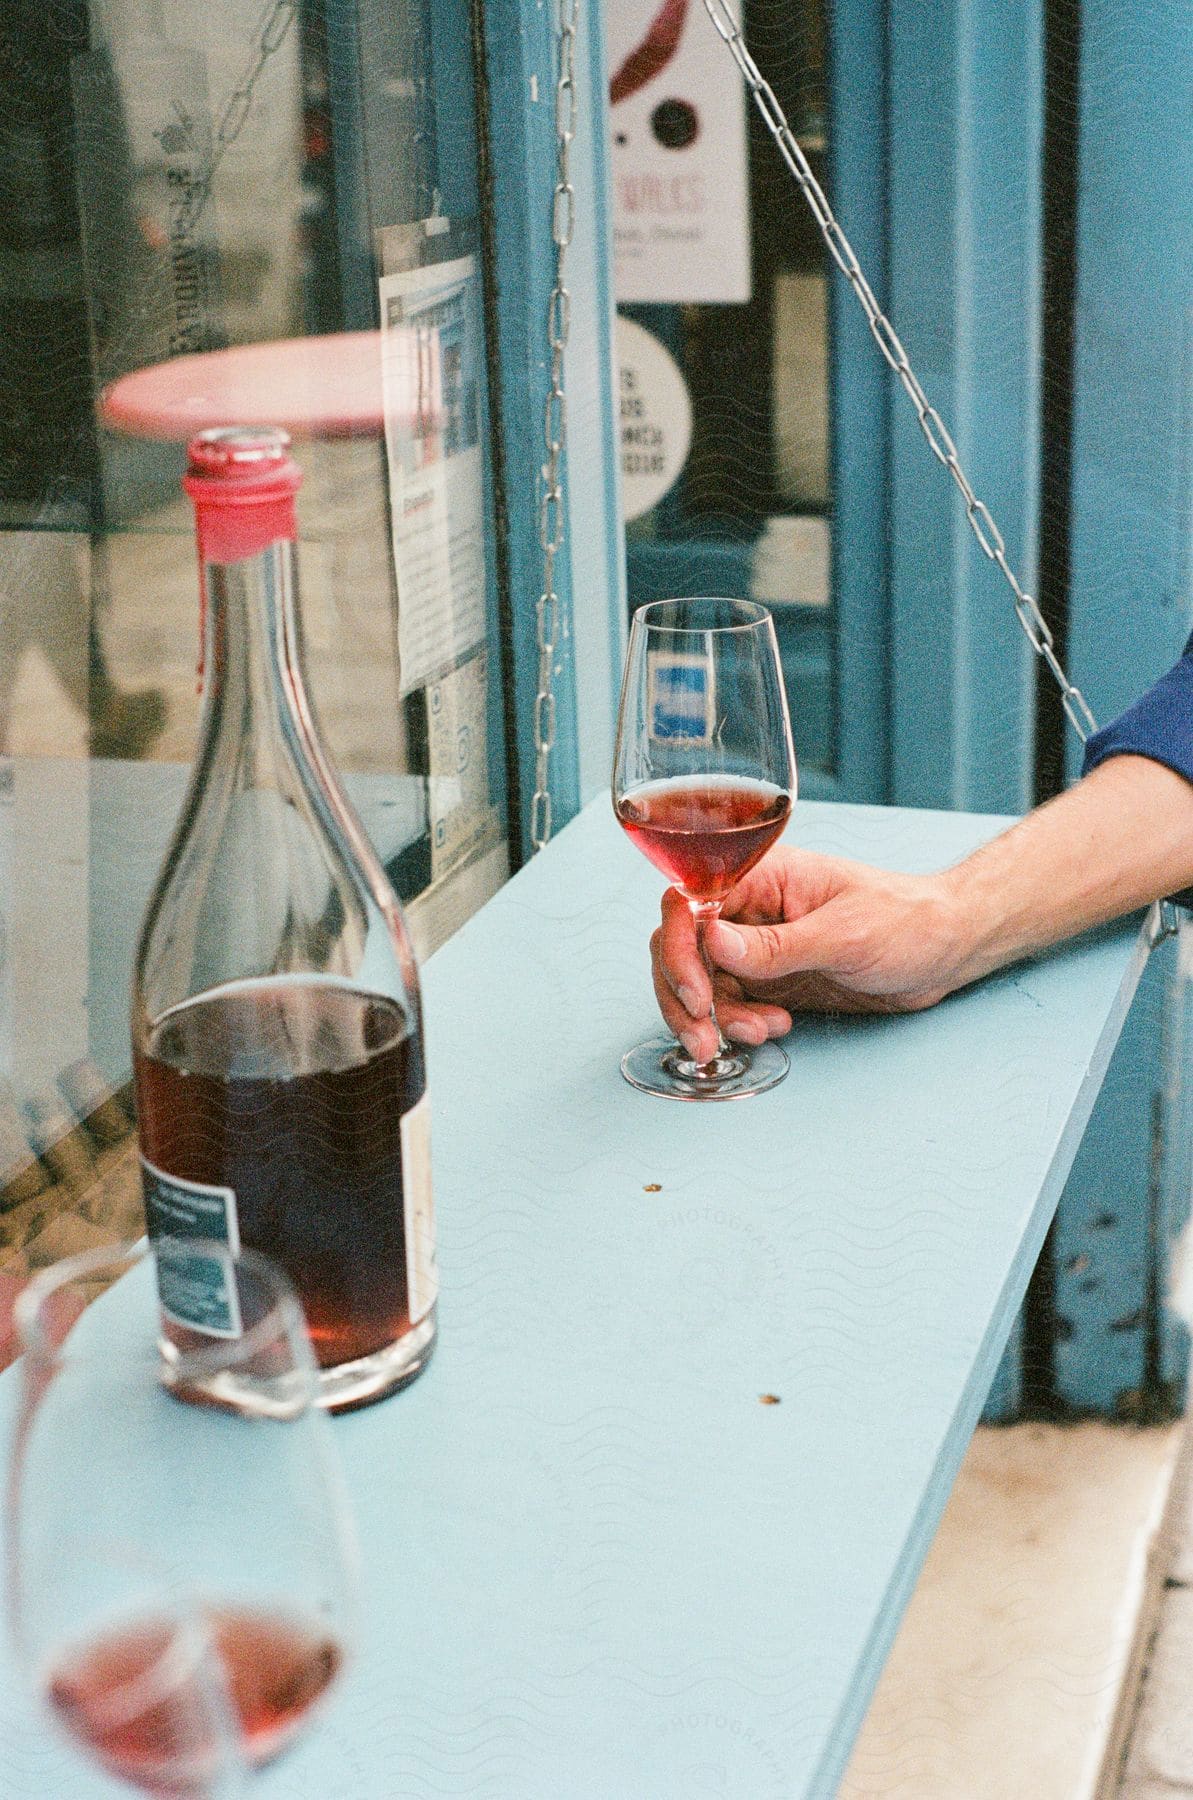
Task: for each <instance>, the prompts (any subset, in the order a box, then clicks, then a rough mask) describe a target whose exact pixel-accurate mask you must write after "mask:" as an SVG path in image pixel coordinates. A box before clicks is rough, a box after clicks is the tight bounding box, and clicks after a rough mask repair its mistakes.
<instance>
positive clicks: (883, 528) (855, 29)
mask: <svg viewBox="0 0 1193 1800" xmlns="http://www.w3.org/2000/svg"><path fill="white" fill-rule="evenodd" d="M829 10H830V32H831V38H830V69H831V76H830V86H829V198H830V200H831V202H832V205H833V208H834V210H835V211H836V212H837V214H838V216H839V218H840V219H841V222H842V224H843V226H844V228H845V233H846V235H847V237H848V238H849V240H850V242H851V243H852V245H853V247H854V249H855V250H856V251H857V254H858V257H859V259H860V261H861V265H862V267H863V269H865V271H866V274H867V278H868V280H869V282H870V285H871V287H872V288H873V290H874V292H875V294H876V295H877V296H878V300H879V304H880V305H885V304H886V303H887V301H888V272H887V231H886V193H887V180H888V166H887V164H888V151H889V146H888V134H889V119H888V112H889V105H890V98H889V83H888V73H889V72H888V65H887V40H886V13H887V8H886V5H885V0H848V3H847V4H842V5H838V6H834V7H831V8H830V9H829ZM792 204H793V205H795V204H797V201H796V198H795V195H794V192H793V197H792ZM798 204H802V201H801V202H798ZM829 332H830V356H829V369H830V371H831V373H830V381H831V383H832V393H831V404H830V408H829V420H830V456H831V467H832V581H831V589H830V591H831V593H832V599H833V663H834V671H833V673H834V681H833V690H834V708H833V711H834V736H835V743H834V754H833V767H834V772H835V774H836V777H837V784H838V786H837V796H838V797H839V798H840V799H842V800H860V801H873V802H879V801H884V800H888V799H889V798H890V750H891V743H890V722H891V721H890V613H889V580H890V570H889V557H888V549H889V546H888V541H887V518H888V506H889V479H890V413H889V398H890V396H889V393H888V381H889V376H888V373H887V368H886V364H885V363H884V362H883V360H882V358H881V357H880V356H879V354H878V348H877V346H876V344H875V342H874V339H873V338H872V337H871V335H870V329H869V327H868V325H867V324H866V321H865V317H864V315H863V313H862V310H861V308H860V307H859V305H858V303H857V299H856V297H855V295H854V294H853V292H852V290H851V289H850V287H849V286H848V284H847V283H846V282H845V280H844V279H843V278H842V276H841V275H840V274H839V273H838V271H837V270H836V269H835V268H833V269H832V270H831V272H830V275H829Z"/></svg>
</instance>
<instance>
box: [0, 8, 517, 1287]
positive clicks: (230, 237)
mask: <svg viewBox="0 0 1193 1800" xmlns="http://www.w3.org/2000/svg"><path fill="white" fill-rule="evenodd" d="M14 15H19V23H17V24H14V23H12V20H13V17H14ZM465 31H466V21H464V20H461V19H458V18H456V17H455V15H454V14H453V16H452V18H451V19H449V20H447V21H446V22H444V21H442V20H439V19H436V20H430V19H428V17H427V16H426V15H425V12H424V9H423V8H422V7H421V6H420V5H418V4H416V0H392V4H387V5H385V6H377V5H374V4H371V0H370V3H364V0H361V3H360V4H358V3H357V0H262V3H261V4H259V5H253V6H245V5H243V4H241V3H240V0H206V4H204V5H203V6H196V5H194V4H192V3H191V0H51V3H50V4H47V5H46V6H44V7H42V8H34V7H28V8H10V9H8V11H7V12H6V14H5V21H4V22H3V23H0V333H2V335H3V340H4V343H5V357H4V359H3V362H2V364H0V1276H2V1275H3V1273H4V1271H5V1268H6V1267H7V1266H8V1265H7V1263H6V1261H5V1259H6V1258H9V1259H11V1256H13V1255H15V1254H16V1253H17V1251H18V1250H20V1249H21V1248H22V1246H25V1247H28V1246H30V1245H33V1244H37V1245H40V1246H41V1249H40V1250H37V1251H33V1250H30V1252H29V1253H30V1254H31V1255H32V1256H33V1257H34V1260H38V1259H39V1258H40V1259H41V1260H46V1259H47V1258H48V1254H49V1251H50V1250H52V1251H53V1253H54V1254H63V1253H64V1251H65V1249H68V1248H70V1247H72V1246H73V1245H74V1244H76V1243H78V1244H81V1243H85V1242H88V1241H90V1239H89V1238H88V1232H89V1231H101V1230H102V1232H103V1233H104V1234H105V1235H108V1236H110V1235H112V1232H113V1230H114V1229H117V1228H122V1224H123V1225H129V1226H131V1225H135V1226H136V1228H137V1229H139V1223H137V1221H138V1218H139V1214H138V1212H137V1206H138V1204H139V1203H138V1200H137V1196H136V1194H135V1190H134V1189H132V1188H130V1184H129V1183H128V1181H127V1180H124V1179H123V1178H122V1180H121V1181H119V1182H117V1183H116V1187H115V1189H114V1190H113V1191H116V1189H118V1190H119V1204H117V1201H115V1200H112V1201H111V1203H110V1204H109V1202H107V1201H104V1200H103V1199H102V1197H99V1198H97V1194H98V1189H97V1187H96V1183H97V1181H98V1182H99V1184H100V1188H102V1187H103V1185H104V1181H105V1179H106V1170H107V1164H106V1163H105V1160H104V1159H105V1158H106V1157H112V1158H120V1157H125V1158H126V1159H127V1154H128V1150H129V1142H128V1132H129V1119H128V1115H127V1110H126V1108H125V1103H124V1101H123V1099H122V1092H121V1090H122V1087H123V1083H124V1082H125V1080H126V1078H127V1073H128V1060H129V1053H128V1026H127V994H128V980H129V970H130V965H131V958H132V950H133V942H134V938H135V935H136V930H137V926H138V923H139V918H140V914H141V911H142V907H143V905H144V901H145V898H146V896H147V893H148V890H149V887H150V885H151V883H152V880H153V877H154V874H155V873H156V870H157V867H158V865H159V863H160V861H161V858H162V855H163V852H164V848H165V844H166V841H167V838H168V835H169V832H170V829H171V827H172V825H173V821H174V818H175V816H176V813H177V809H178V805H179V801H180V798H181V795H182V792H183V789H184V786H185V782H186V779H187V776H188V773H189V768H190V764H191V759H192V757H193V754H194V749H195V742H196V726H197V723H198V717H199V705H200V702H199V697H198V693H197V688H196V663H197V653H198V617H197V613H198V606H197V583H196V568H195V553H194V542H193V525H192V518H191V512H190V506H189V502H187V501H186V500H185V499H184V497H183V495H182V493H181V491H180V487H179V478H180V475H181V472H182V467H183V461H184V446H185V441H186V439H187V437H188V436H189V435H190V433H191V431H192V430H193V429H194V428H195V427H196V426H198V425H202V424H207V423H214V422H219V423H234V422H237V420H238V418H242V417H243V418H249V417H250V416H251V417H254V418H258V417H261V414H262V408H263V407H264V408H265V409H266V410H267V411H268V409H270V408H271V407H272V404H273V395H274V393H275V392H276V394H277V398H278V408H279V412H278V415H277V419H278V422H281V423H291V424H292V425H293V427H294V428H295V431H296V454H297V456H298V459H299V461H300V462H301V464H302V466H303V469H304V473H305V483H304V488H303V491H302V493H301V495H300V499H299V520H300V533H301V544H300V564H301V573H302V587H303V593H302V612H303V620H304V627H305V633H306V640H307V656H308V664H309V669H310V675H311V685H312V689H313V691H314V694H315V697H316V700H317V702H318V705H319V709H320V715H321V726H322V732H323V737H324V739H325V741H326V743H327V745H328V747H329V749H330V750H331V752H332V754H333V756H334V758H335V759H336V761H337V762H338V764H339V766H340V768H341V770H342V771H343V772H344V774H345V777H346V779H347V782H348V786H349V789H350V791H351V793H352V795H353V797H354V799H355V800H356V802H357V805H358V807H359V809H360V811H361V813H362V816H363V817H364V819H365V822H366V825H367V826H368V828H369V830H370V832H371V833H372V835H373V837H374V840H375V842H376V843H377V846H378V848H379V850H380V851H381V854H382V857H383V860H385V861H386V863H387V866H388V867H389V869H390V872H391V874H392V875H393V877H394V879H395V882H396V883H397V885H398V886H399V889H400V891H401V892H402V894H403V897H404V898H405V899H406V900H407V901H408V902H412V905H411V914H412V923H413V925H414V928H415V932H416V936H417V937H418V939H419V941H420V942H421V944H422V946H423V948H424V949H425V948H426V947H427V946H428V945H430V944H433V943H434V942H436V941H438V940H440V939H441V938H442V937H443V936H444V935H445V934H446V933H447V932H448V931H449V930H450V929H451V928H452V927H453V925H454V924H455V923H458V922H459V920H460V919H461V918H463V917H464V916H466V915H467V913H468V911H470V910H471V909H472V908H474V907H475V906H476V905H477V904H479V902H480V901H481V900H482V899H483V898H485V897H486V896H487V895H488V893H490V892H492V891H493V889H494V887H496V886H497V885H499V883H500V881H501V880H502V879H503V878H504V876H505V874H506V873H507V871H508V853H507V848H506V836H507V833H506V814H505V806H506V787H505V770H504V740H503V721H502V707H501V683H502V680H503V669H502V663H501V656H500V645H499V640H498V636H497V612H496V606H497V596H496V584H495V574H494V569H493V567H492V556H491V545H492V532H491V530H490V529H489V522H490V507H491V494H490V464H489V456H488V442H489V417H488V396H487V390H486V386H485V371H486V368H487V359H486V356H485V351H484V342H483V330H484V327H483V322H482V320H483V309H482V306H481V303H480V282H481V277H480V267H479V265H480V258H479V251H478V244H477V232H478V221H477V212H478V200H477V181H476V156H475V146H474V145H473V144H472V143H471V142H470V141H469V140H468V136H467V133H468V130H470V129H471V117H472V111H471V107H470V106H469V105H466V104H463V103H462V101H461V94H460V92H459V89H460V86H461V84H463V85H464V86H466V85H467V80H468V69H469V61H468V58H469V54H470V52H469V47H468V44H467V42H466V38H465V36H464V33H465ZM457 39H458V40H459V41H458V42H457V41H456V40H457ZM448 40H451V41H450V42H448ZM437 58H446V59H447V61H448V62H449V63H450V66H451V68H452V70H453V80H454V82H455V84H456V91H454V92H453V94H452V96H451V100H452V108H453V110H452V117H453V121H454V122H455V123H454V128H453V132H452V134H451V136H450V139H449V138H447V137H445V136H443V134H441V133H440V132H439V131H438V130H437V129H436V123H437V114H436V108H437V105H438V98H437V95H436V93H435V90H434V86H433V83H432V79H431V76H432V70H433V67H434V65H435V62H436V59H437ZM465 98H467V97H466V96H465ZM461 118H463V120H464V126H463V127H462V128H461V126H460V119H461ZM441 139H442V141H443V143H444V146H445V153H447V154H450V157H451V162H450V166H449V167H444V168H441V167H440V166H439V163H438V158H439V153H440V152H439V147H440V142H441ZM449 258H450V259H453V260H452V261H451V271H450V274H445V272H444V267H443V265H445V264H446V262H447V260H448V259H449ZM384 280H388V281H390V282H394V281H396V282H398V283H399V285H402V284H404V292H405V293H406V295H407V304H408V306H409V307H411V308H414V307H416V305H417V302H418V296H419V294H420V293H423V292H432V293H434V294H440V295H442V292H443V291H445V283H447V285H448V286H450V287H451V295H450V297H449V300H448V301H443V302H442V304H441V309H440V312H439V313H437V312H435V311H434V309H432V310H431V311H430V312H428V313H427V314H426V319H427V320H429V324H427V325H426V328H425V329H424V350H425V356H424V359H423V361H424V372H425V367H430V366H431V365H434V368H435V371H436V373H435V387H434V394H435V396H436V399H435V405H436V406H437V407H438V408H439V411H440V413H441V414H442V417H441V418H440V417H438V416H436V417H435V418H430V419H429V420H428V419H427V418H425V417H424V419H423V423H422V427H421V428H422V430H423V434H424V435H423V446H424V449H428V447H434V446H436V445H437V446H438V461H437V465H436V469H435V470H434V471H433V480H432V477H431V476H428V486H429V487H430V486H433V487H434V492H433V493H430V495H429V498H428V495H427V494H422V493H420V494H419V495H416V496H412V492H411V488H410V478H409V476H408V475H407V474H404V473H403V468H404V464H403V462H402V455H401V439H402V434H403V432H406V433H409V432H410V431H412V430H413V429H414V427H413V425H412V424H411V419H412V417H413V414H412V410H411V407H410V406H408V405H407V402H406V399H405V397H404V395H403V393H402V391H401V383H400V381H399V383H398V387H397V389H394V388H393V386H392V384H390V386H389V387H388V388H386V389H385V390H384V391H383V383H382V361H383V358H382V352H381V339H380V336H379V335H378V333H379V327H380V326H381V325H382V324H383V320H382V317H381V307H380V292H381V284H382V282H383V281H384ZM444 307H447V308H448V310H443V308H444ZM449 311H450V317H449ZM441 314H442V316H441ZM341 333H358V334H370V335H369V336H368V337H367V338H365V337H361V338H358V339H356V340H354V341H355V343H356V346H357V350H358V352H360V354H359V355H358V356H357V357H356V360H355V362H353V363H352V366H353V367H355V368H357V369H358V370H359V369H364V370H365V374H364V376H363V377H360V378H359V379H358V380H357V381H356V384H355V386H354V385H353V383H352V382H350V381H347V379H346V377H345V373H344V371H345V368H346V367H347V366H348V364H347V362H346V361H345V355H344V353H343V352H342V351H341V349H340V348H339V345H340V343H341V340H340V339H339V338H338V337H337V336H336V334H341ZM345 341H346V340H345ZM263 347H266V348H263ZM224 353H226V354H224ZM266 353H268V355H270V356H272V355H275V354H278V353H280V354H281V356H282V359H283V360H281V361H280V362H278V363H276V364H275V363H269V364H266V363H265V362H264V361H263V357H264V356H265V355H266ZM212 355H217V356H222V357H223V360H222V361H220V362H219V363H218V364H216V363H210V362H208V363H203V362H200V363H197V364H193V365H192V363H190V362H188V361H187V360H186V359H193V358H204V357H210V356H212ZM370 359H371V360H370ZM428 359H429V360H428ZM263 370H265V371H266V374H265V375H263V373H262V371H263ZM270 370H272V371H275V372H274V373H272V374H269V373H268V371H270ZM171 371H174V372H175V373H174V374H171ZM178 371H181V372H182V373H181V374H180V375H179V374H178V373H177V372H178ZM217 371H218V372H217ZM147 375H148V376H150V377H153V378H154V379H153V380H152V381H151V382H150V385H149V386H148V387H145V386H140V387H138V386H137V385H136V384H137V383H138V382H143V381H144V378H145V377H146V376H147ZM163 375H164V376H166V377H168V378H169V379H168V380H166V381H165V384H164V385H162V383H161V382H160V381H159V380H157V377H160V376H163ZM176 377H177V378H176ZM267 377H268V378H267ZM130 383H131V384H133V385H132V386H130V385H129V384H130ZM337 389H341V390H345V389H346V390H348V395H347V397H346V398H345V397H344V394H343V393H341V396H340V397H341V399H342V400H343V405H342V407H341V414H340V416H338V417H336V418H334V419H331V418H329V416H328V409H327V395H328V393H329V392H332V393H335V392H336V391H337ZM130 394H133V395H135V396H138V398H137V399H136V403H135V404H132V403H131V402H129V400H128V396H129V395H130ZM118 396H123V398H121V399H119V400H117V399H115V398H114V397H118ZM163 396H165V398H163ZM213 396H214V398H213ZM263 396H264V397H263ZM212 406H216V407H218V408H219V409H220V411H219V412H218V413H217V415H216V417H215V418H211V417H209V416H208V412H209V410H210V408H211V407H212ZM238 408H239V409H241V410H240V411H239V412H238ZM321 409H322V410H321ZM387 439H388V442H387ZM428 454H429V449H428ZM395 458H396V462H395ZM403 482H405V485H404V486H403ZM403 496H405V498H406V500H407V501H409V502H411V504H410V507H409V511H410V512H411V513H412V514H413V513H414V512H415V511H418V514H419V517H420V518H423V519H426V518H430V519H432V520H433V523H434V530H435V531H436V532H437V533H438V534H439V538H440V540H441V542H440V543H439V546H438V550H437V552H436V554H437V556H438V561H435V560H434V559H432V562H433V566H434V569H435V570H436V571H437V585H436V581H432V580H430V579H429V578H428V576H427V574H426V568H427V557H426V555H425V554H424V552H425V544H424V543H419V542H416V541H415V537H414V535H413V528H406V529H403V527H402V525H401V521H400V519H399V520H398V522H397V523H395V516H396V515H395V497H397V499H398V500H399V501H400V500H401V499H402V497H403ZM414 500H417V502H418V506H417V508H416V507H415V505H414V504H413V501H414ZM398 510H399V511H400V508H399V509H398ZM432 627H434V629H433V628H432ZM416 641H417V642H419V643H421V644H422V646H423V649H422V652H421V653H420V659H419V660H418V663H417V667H415V659H414V657H413V652H412V651H411V649H410V646H411V645H412V644H414V643H415V642H416ZM404 664H405V667H404V666H403V665H404ZM130 1195H131V1199H130ZM121 1207H125V1209H126V1211H127V1210H128V1209H129V1208H130V1207H131V1211H129V1213H128V1217H127V1218H124V1219H123V1220H122V1219H121V1218H119V1217H118V1216H117V1215H118V1214H119V1213H120V1208H121ZM20 1209H24V1210H23V1211H22V1210H20ZM64 1221H66V1222H64ZM47 1233H48V1236H47V1235H46V1234H47Z"/></svg>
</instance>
